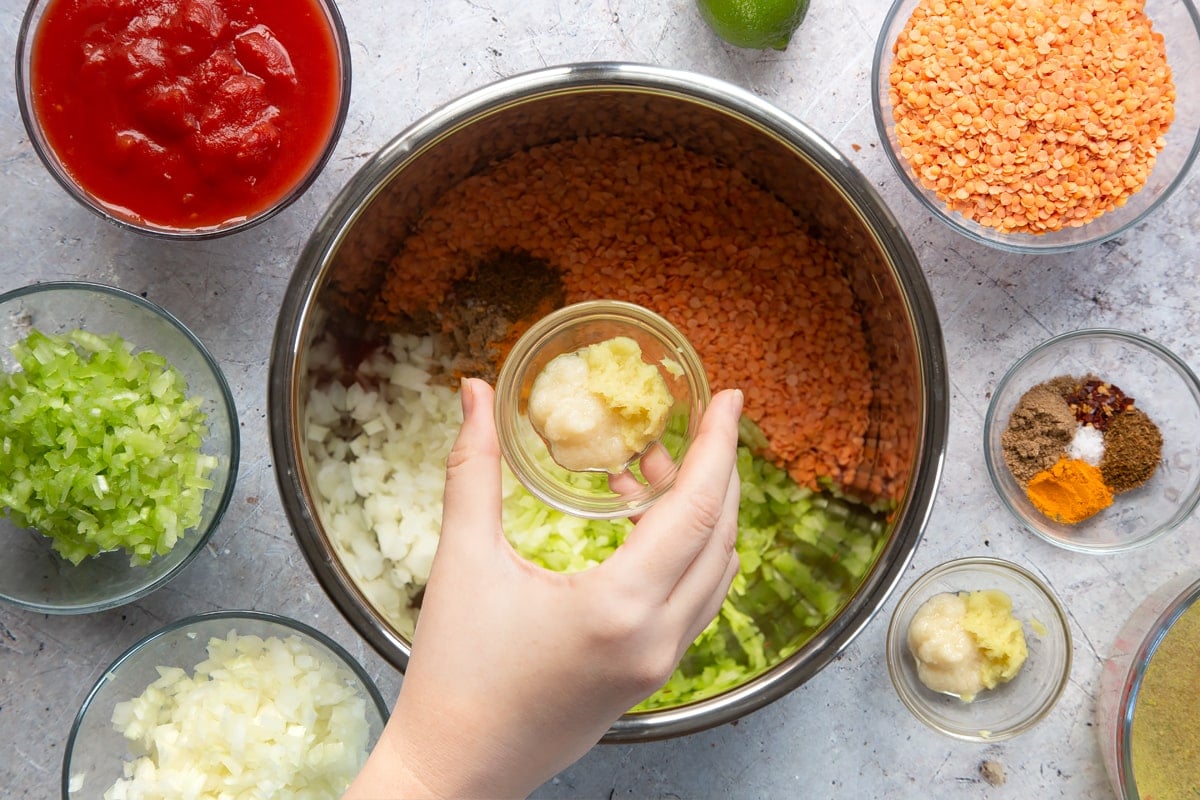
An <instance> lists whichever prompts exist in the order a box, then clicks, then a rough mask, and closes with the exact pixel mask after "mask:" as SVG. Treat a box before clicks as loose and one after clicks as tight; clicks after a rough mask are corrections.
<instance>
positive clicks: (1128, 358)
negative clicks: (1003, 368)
mask: <svg viewBox="0 0 1200 800" xmlns="http://www.w3.org/2000/svg"><path fill="white" fill-rule="evenodd" d="M983 440H984V457H985V460H986V463H987V470H988V475H989V476H990V477H991V480H992V485H993V486H994V487H995V488H996V491H997V493H998V494H999V495H1000V499H1001V502H1002V503H1003V504H1004V506H1005V507H1006V508H1007V509H1008V510H1009V511H1010V512H1012V514H1013V515H1014V516H1015V517H1016V519H1017V521H1018V522H1020V523H1021V524H1022V525H1023V526H1024V527H1026V528H1028V529H1029V530H1030V531H1032V532H1033V533H1035V534H1037V535H1038V536H1040V537H1041V538H1042V539H1045V540H1046V541H1048V542H1050V543H1052V544H1055V545H1058V546H1059V547H1064V548H1066V549H1068V550H1075V551H1079V552H1088V553H1111V552H1119V551H1123V550H1128V549H1130V548H1133V547H1138V546H1141V545H1145V544H1147V543H1149V542H1151V541H1153V540H1154V539H1156V538H1157V537H1159V536H1162V535H1163V534H1165V533H1166V532H1167V531H1170V530H1171V529H1173V528H1175V527H1176V526H1177V525H1179V524H1180V523H1181V522H1182V521H1183V520H1184V519H1186V518H1187V517H1188V515H1190V514H1191V513H1192V511H1193V509H1195V507H1196V504H1197V502H1198V501H1200V381H1198V380H1197V378H1196V375H1195V374H1194V373H1193V372H1192V370H1191V369H1190V368H1189V367H1188V366H1187V364H1185V363H1184V362H1183V361H1182V360H1181V359H1180V358H1179V357H1178V356H1176V355H1175V354H1174V353H1172V352H1171V351H1170V350H1168V349H1167V348H1165V347H1163V346H1162V345H1161V344H1158V343H1157V342H1154V341H1151V340H1150V339H1148V338H1146V337H1144V336H1141V335H1139V334H1136V333H1130V332H1127V331H1120V330H1111V329H1102V328H1096V329H1085V330H1077V331H1071V332H1069V333H1065V334H1061V335H1059V336H1056V337H1054V338H1052V339H1049V340H1047V341H1045V342H1043V343H1042V344H1039V345H1038V346H1037V347H1035V348H1034V349H1033V350H1031V351H1030V352H1029V353H1027V354H1026V355H1024V356H1022V357H1021V358H1020V359H1019V360H1018V361H1017V362H1016V363H1015V364H1013V366H1012V367H1011V368H1010V369H1009V370H1008V372H1007V373H1006V374H1005V375H1004V377H1003V378H1001V379H1000V382H999V383H998V384H997V386H996V389H995V391H994V392H993V393H992V399H991V403H990V404H989V406H988V410H987V414H986V416H985V418H984V428H983Z"/></svg>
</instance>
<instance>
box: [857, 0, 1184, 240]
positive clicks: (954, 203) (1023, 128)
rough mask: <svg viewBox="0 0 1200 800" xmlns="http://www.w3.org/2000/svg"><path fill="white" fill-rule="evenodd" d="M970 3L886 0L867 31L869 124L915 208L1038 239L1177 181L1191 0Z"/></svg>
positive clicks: (1092, 228)
mask: <svg viewBox="0 0 1200 800" xmlns="http://www.w3.org/2000/svg"><path fill="white" fill-rule="evenodd" d="M974 8H975V7H974V6H971V5H968V4H963V3H951V2H939V1H938V0H895V2H894V3H893V5H892V7H891V10H890V11H889V12H888V15H887V17H886V18H885V20H884V23H883V28H882V30H881V31H880V34H879V38H878V40H877V42H876V49H875V58H874V62H873V67H872V86H873V90H872V105H873V108H874V115H875V124H876V128H877V129H878V132H879V137H880V139H881V140H882V142H883V144H884V151H885V152H886V153H887V155H888V158H889V160H890V161H891V162H892V165H893V166H894V167H895V169H896V172H897V173H898V174H899V176H900V180H901V182H902V183H903V184H904V185H905V186H906V187H907V188H908V189H909V190H910V191H911V192H912V194H913V195H914V196H916V198H917V199H918V200H920V202H921V203H922V205H924V206H925V207H926V209H927V210H929V211H930V212H932V214H933V215H934V216H935V217H937V218H938V219H939V220H941V221H942V222H944V223H946V224H947V225H949V226H950V227H951V228H952V229H954V230H956V231H958V232H959V233H961V234H963V235H965V236H966V237H968V238H969V239H972V240H974V241H977V242H982V243H984V244H987V245H991V246H993V247H997V248H1000V249H1002V250H1008V251H1015V252H1032V253H1050V252H1061V251H1066V250H1072V249H1075V248H1080V247H1087V246H1090V245H1094V244H1098V243H1100V242H1103V241H1106V240H1108V239H1112V238H1114V237H1116V236H1119V235H1121V234H1123V233H1125V232H1126V231H1128V230H1129V229H1130V228H1132V227H1133V226H1135V225H1137V224H1138V223H1139V222H1140V221H1142V220H1143V219H1144V218H1145V217H1146V216H1147V215H1148V214H1150V213H1151V212H1153V211H1154V209H1156V208H1157V207H1158V206H1159V205H1161V204H1162V203H1163V201H1165V200H1166V199H1167V197H1169V196H1170V195H1171V193H1172V192H1173V191H1174V190H1175V189H1176V188H1178V186H1179V185H1180V183H1181V182H1182V181H1183V180H1184V178H1185V177H1186V175H1187V172H1188V170H1189V168H1190V167H1191V164H1192V162H1193V160H1194V159H1195V157H1196V153H1197V151H1198V149H1200V93H1198V92H1196V91H1194V88H1193V86H1192V84H1191V82H1190V81H1189V80H1188V77H1189V76H1190V75H1193V74H1194V73H1195V72H1196V70H1197V69H1200V16H1198V15H1197V11H1196V7H1195V5H1194V4H1193V3H1192V2H1191V0H1178V1H1177V0H1144V2H1141V0H1130V1H1129V2H1125V3H1122V4H1120V6H1119V7H1115V8H1110V10H1109V12H1108V14H1109V17H1111V18H1108V17H1106V18H1101V12H1096V13H1095V14H1093V13H1092V11H1091V10H1090V9H1089V8H1087V7H1085V6H1082V5H1080V6H1077V7H1076V9H1075V11H1074V12H1073V13H1071V14H1068V15H1063V14H1060V13H1058V11H1057V10H1055V11H1054V12H1053V13H1049V12H1050V6H1049V4H1048V3H1041V2H1037V3H1030V4H1024V3H1016V4H1014V3H1005V4H993V5H989V6H987V8H986V9H985V10H984V11H983V12H982V13H976V11H975V10H974ZM1054 8H1055V9H1057V8H1058V7H1057V6H1055V7H1054Z"/></svg>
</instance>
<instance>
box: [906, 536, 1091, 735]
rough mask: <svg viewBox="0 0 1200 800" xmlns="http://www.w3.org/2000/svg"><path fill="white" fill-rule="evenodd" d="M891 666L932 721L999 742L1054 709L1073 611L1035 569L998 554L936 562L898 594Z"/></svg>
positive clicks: (946, 729) (1066, 669) (917, 709)
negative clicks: (1030, 569) (996, 555)
mask: <svg viewBox="0 0 1200 800" xmlns="http://www.w3.org/2000/svg"><path fill="white" fill-rule="evenodd" d="M887 663H888V671H889V673H890V674H891V678H892V684H893V685H894V686H895V688H896V694H897V695H898V696H899V698H900V700H901V702H902V703H903V704H904V705H905V706H906V707H907V708H908V709H909V711H911V712H912V713H913V715H914V716H916V717H917V719H919V720H921V721H922V722H924V723H925V724H926V725H929V726H930V727H931V728H933V729H935V730H937V731H939V732H941V733H943V734H946V735H947V736H952V737H954V738H957V739H963V740H967V741H988V742H990V741H999V740H1003V739H1008V738H1011V737H1013V736H1016V735H1017V734H1019V733H1022V732H1024V731H1026V730H1028V729H1029V728H1031V727H1033V726H1034V725H1036V724H1037V723H1038V722H1039V721H1041V720H1042V719H1043V718H1045V716H1046V715H1047V714H1049V713H1050V711H1051V709H1052V708H1053V707H1054V704H1055V703H1056V702H1057V701H1058V698H1059V696H1060V695H1061V694H1062V691H1063V689H1064V688H1065V687H1066V685H1067V680H1068V679H1069V677H1070V672H1071V634H1070V629H1069V627H1068V624H1067V618H1066V612H1065V611H1064V610H1063V608H1062V606H1061V604H1060V603H1059V602H1058V600H1057V598H1056V597H1055V596H1054V594H1053V592H1051V590H1050V588H1049V587H1048V586H1046V584H1045V583H1044V582H1043V581H1042V580H1041V579H1040V578H1038V577H1037V576H1035V575H1034V574H1033V573H1031V572H1030V571H1029V570H1027V569H1025V568H1024V567H1021V566H1019V565H1017V564H1014V563H1011V562H1008V561H1003V560H1000V559H995V558H962V559H957V560H954V561H949V562H946V563H944V564H941V565H940V566H937V567H934V568H933V569H931V570H930V571H929V572H927V573H925V574H924V575H922V576H921V577H920V578H918V579H917V580H916V581H915V582H914V583H913V584H912V586H910V587H909V589H908V590H907V591H906V592H905V593H904V595H903V596H902V597H901V598H900V602H899V603H898V604H897V606H896V610H895V611H894V612H893V614H892V621H891V625H890V626H889V628H888V634H887Z"/></svg>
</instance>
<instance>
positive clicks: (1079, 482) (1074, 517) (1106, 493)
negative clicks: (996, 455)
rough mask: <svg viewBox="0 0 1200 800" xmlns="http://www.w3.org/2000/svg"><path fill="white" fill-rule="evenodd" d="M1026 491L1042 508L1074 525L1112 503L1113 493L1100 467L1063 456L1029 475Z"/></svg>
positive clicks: (1041, 510)
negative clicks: (1045, 468) (1048, 467)
mask: <svg viewBox="0 0 1200 800" xmlns="http://www.w3.org/2000/svg"><path fill="white" fill-rule="evenodd" d="M1025 492H1026V494H1027V495H1028V496H1029V500H1030V502H1032V503H1033V505H1034V506H1035V507H1036V508H1037V510H1038V511H1040V512H1042V513H1043V514H1045V515H1046V516H1047V517H1049V518H1050V519H1052V520H1054V521H1055V522H1065V523H1067V524H1068V525H1074V524H1075V523H1077V522H1082V521H1083V520H1085V519H1087V518H1088V517H1090V516H1092V515H1093V514H1095V513H1097V512H1099V511H1103V510H1104V509H1106V508H1108V507H1109V506H1111V505H1112V502H1113V493H1112V490H1111V489H1109V488H1108V485H1107V484H1105V482H1104V476H1103V475H1102V474H1101V473H1100V469H1099V467H1093V466H1092V465H1091V464H1089V463H1087V462H1086V461H1081V460H1080V459H1077V458H1067V457H1066V456H1063V457H1061V458H1059V459H1058V463H1056V464H1055V465H1054V466H1053V467H1051V468H1050V469H1047V470H1042V471H1041V472H1039V473H1037V474H1036V475H1034V476H1033V477H1032V478H1030V479H1029V483H1028V485H1027V486H1026V487H1025Z"/></svg>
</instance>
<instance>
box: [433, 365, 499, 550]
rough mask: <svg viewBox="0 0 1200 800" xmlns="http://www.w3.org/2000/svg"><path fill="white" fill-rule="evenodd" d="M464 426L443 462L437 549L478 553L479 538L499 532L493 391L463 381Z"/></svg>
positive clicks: (477, 382) (479, 383) (482, 384)
mask: <svg viewBox="0 0 1200 800" xmlns="http://www.w3.org/2000/svg"><path fill="white" fill-rule="evenodd" d="M460 394H461V396H462V405H463V425H462V428H461V429H460V430H459V432H458V439H456V440H455V442H454V447H453V448H451V450H450V456H449V457H448V458H447V459H446V490H445V499H444V502H443V511H442V535H441V540H440V543H439V545H438V547H439V549H440V548H442V547H446V548H451V549H454V548H461V549H463V550H465V551H468V552H469V551H470V550H472V549H478V547H479V536H480V534H481V533H483V532H484V531H487V532H488V534H489V535H492V536H497V535H501V534H500V500H501V495H502V491H501V485H500V445H499V442H498V440H497V437H496V423H495V418H494V416H493V412H492V401H493V397H494V395H493V392H492V387H490V386H488V385H487V383H485V382H484V381H481V380H478V379H475V378H466V379H464V380H463V382H462V388H461V390H460Z"/></svg>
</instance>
